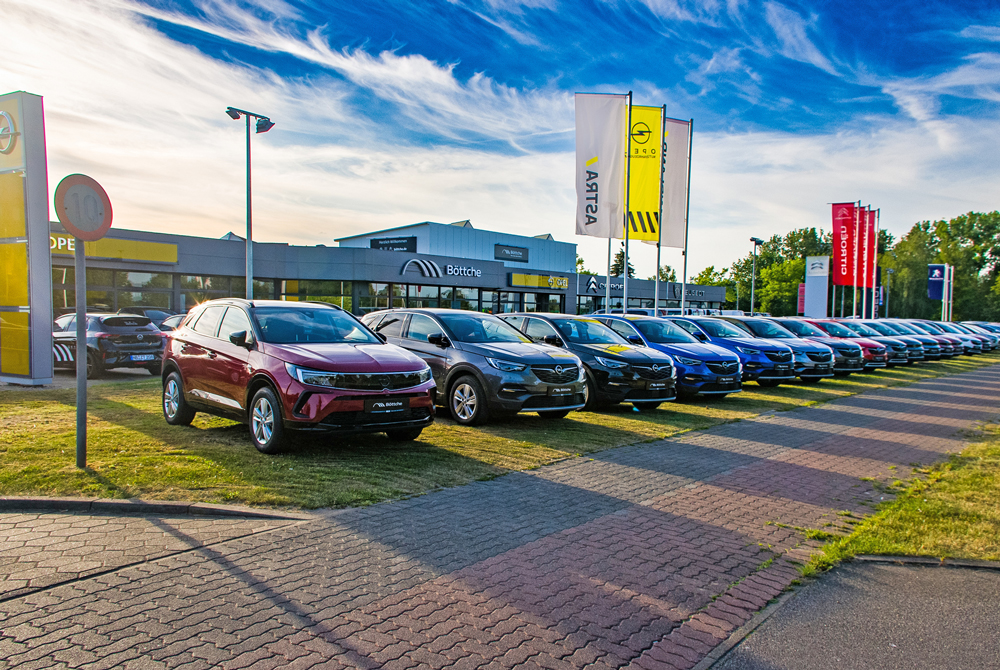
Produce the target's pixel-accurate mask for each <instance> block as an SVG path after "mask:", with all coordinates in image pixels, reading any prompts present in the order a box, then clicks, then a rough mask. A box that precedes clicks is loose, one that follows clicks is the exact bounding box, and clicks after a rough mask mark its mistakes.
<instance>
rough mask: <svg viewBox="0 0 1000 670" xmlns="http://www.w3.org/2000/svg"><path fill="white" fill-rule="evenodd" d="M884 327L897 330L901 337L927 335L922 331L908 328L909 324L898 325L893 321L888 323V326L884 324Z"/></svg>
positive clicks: (897, 322)
mask: <svg viewBox="0 0 1000 670" xmlns="http://www.w3.org/2000/svg"><path fill="white" fill-rule="evenodd" d="M886 325H888V326H889V327H890V328H893V329H894V330H897V331H898V332H900V333H902V334H903V335H926V334H927V333H925V332H923V331H922V330H917V329H916V328H914V327H912V326H910V325H909V324H906V323H900V322H899V321H893V322H892V323H889V324H886Z"/></svg>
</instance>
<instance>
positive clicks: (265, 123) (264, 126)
mask: <svg viewBox="0 0 1000 670" xmlns="http://www.w3.org/2000/svg"><path fill="white" fill-rule="evenodd" d="M226 114H228V115H229V118H231V119H232V120H233V121H239V120H240V117H241V116H243V117H246V120H247V300H253V233H252V226H251V217H250V117H253V118H255V119H257V132H258V133H266V132H267V131H269V130H270V129H271V128H273V127H274V122H273V121H271V119H269V118H268V117H266V116H262V115H260V114H254V113H253V112H248V111H246V110H245V109H236V108H235V107H226Z"/></svg>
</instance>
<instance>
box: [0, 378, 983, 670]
mask: <svg viewBox="0 0 1000 670" xmlns="http://www.w3.org/2000/svg"><path fill="white" fill-rule="evenodd" d="M998 399H1000V366H996V367H992V368H987V369H981V370H978V371H975V372H970V373H967V374H963V375H958V376H954V377H949V378H941V379H935V380H929V381H924V382H920V383H918V384H916V385H914V386H911V387H906V388H895V389H887V390H883V391H878V392H873V393H869V394H865V395H861V396H855V397H852V398H847V399H844V400H840V401H837V402H832V403H828V404H825V405H820V406H817V407H812V408H805V409H799V410H794V411H790V412H782V413H777V414H770V415H765V416H761V417H759V418H757V419H755V420H750V421H743V422H740V423H734V424H728V425H724V426H720V427H717V428H715V429H712V430H708V431H704V432H699V433H692V434H689V435H687V436H685V437H683V438H682V439H675V440H665V441H662V442H658V443H653V444H645V445H637V446H633V447H626V448H622V449H615V450H611V451H606V452H603V453H601V454H599V455H597V456H595V457H594V458H578V459H572V460H569V461H564V462H562V463H559V464H557V465H554V466H551V467H547V468H541V469H539V470H535V471H531V472H524V473H515V474H512V475H508V476H506V477H503V478H500V479H497V480H495V481H491V482H478V483H475V484H472V485H469V486H464V487H460V488H456V489H450V490H446V491H441V492H437V493H433V494H430V495H425V496H420V497H416V498H412V499H409V500H405V501H398V502H392V503H386V504H381V505H375V506H372V507H368V508H360V509H351V510H344V511H339V512H334V513H329V514H326V515H321V516H319V517H317V518H316V519H314V520H311V521H304V522H303V521H297V522H293V523H282V524H275V525H274V527H271V528H253V529H250V530H253V531H254V532H249V531H248V528H249V527H248V528H244V529H242V530H240V529H232V530H229V531H226V530H219V529H216V530H215V531H211V530H210V529H209V530H206V531H204V532H206V533H207V532H215V533H217V534H215V535H212V536H211V538H212V541H213V542H214V544H210V545H205V546H199V547H198V548H195V549H192V548H191V547H192V546H195V545H199V540H198V538H197V536H196V535H195V534H194V533H189V532H187V531H184V530H183V529H182V528H180V527H179V526H178V527H174V528H173V529H174V531H175V532H181V533H184V535H185V536H186V537H187V538H188V539H187V540H185V542H182V544H183V545H184V548H185V551H183V552H181V553H172V550H171V548H170V546H172V545H168V544H164V543H161V544H160V545H159V546H160V547H161V549H158V551H160V553H159V554H154V555H156V556H160V557H159V558H155V559H154V560H150V561H147V562H143V563H139V564H133V565H127V566H125V567H122V568H121V569H116V570H104V571H103V572H101V573H99V574H96V575H94V576H92V577H87V578H80V579H74V580H73V581H70V582H68V583H62V584H51V585H48V586H46V585H45V582H39V587H38V588H28V589H27V590H26V592H25V591H24V590H22V591H18V593H17V594H15V593H13V592H9V594H8V595H7V596H0V668H15V667H16V668H19V670H27V669H29V668H51V667H87V668H112V667H124V668H131V667H135V668H159V667H164V668H166V667H171V668H173V667H184V668H211V667H222V668H275V667H283V668H284V667H288V668H312V667H315V668H342V667H343V668H347V667H363V668H374V667H385V668H409V667H421V668H423V667H426V668H444V667H455V668H465V667H470V668H471V667H488V668H508V667H526V668H529V667H530V668H539V667H541V668H595V669H598V668H619V667H634V668H690V667H693V666H694V665H695V664H696V663H697V662H698V661H699V660H700V659H702V658H703V657H704V656H705V655H706V654H707V653H708V652H709V651H710V650H711V649H712V648H713V647H714V646H716V645H717V644H718V643H719V642H721V641H722V640H724V639H725V638H726V637H727V636H728V635H729V634H730V633H731V632H732V631H733V630H735V629H736V628H737V627H739V626H740V625H742V624H743V623H745V622H746V621H747V620H748V619H749V617H750V616H751V615H752V614H753V613H754V612H756V611H757V610H758V609H759V608H760V607H762V606H763V605H764V604H765V603H766V602H767V601H768V600H770V599H771V598H773V597H774V596H776V595H777V594H778V593H780V592H781V591H782V590H783V589H784V588H785V587H786V586H787V585H788V584H789V583H790V582H791V580H793V579H795V578H796V577H797V575H798V573H797V571H796V569H795V565H794V563H793V561H803V560H805V559H806V558H807V557H808V555H809V554H810V552H811V551H812V550H813V547H812V546H810V544H809V543H807V542H803V539H802V534H801V533H800V532H799V531H797V530H795V527H808V528H818V527H822V526H824V524H827V523H833V524H835V526H833V528H836V527H837V526H838V525H839V523H838V522H839V520H840V517H839V516H838V514H837V513H838V512H843V511H848V512H851V513H853V514H856V515H861V514H865V513H867V512H868V511H870V509H871V505H872V504H873V502H874V501H878V500H879V498H880V497H881V495H882V494H880V493H879V492H878V490H877V489H876V488H873V483H872V482H870V481H862V480H861V478H862V477H874V478H875V479H876V480H878V481H882V482H887V481H892V480H894V479H896V478H905V477H906V476H908V474H909V472H910V466H911V464H918V463H928V462H930V461H933V460H935V459H937V458H939V457H940V456H941V454H943V453H945V452H949V451H955V450H958V449H959V448H961V445H962V441H961V437H960V435H959V434H958V433H959V431H960V430H961V429H963V428H968V427H970V426H972V425H973V424H974V423H975V422H977V421H982V420H988V419H994V418H995V415H996V413H997V411H998V410H997V401H998ZM890 466H896V468H895V469H894V470H890V469H889V468H890ZM14 516H15V515H0V523H2V524H6V525H2V526H0V532H2V531H3V530H4V529H6V528H7V527H8V526H9V525H10V524H12V523H16V522H17V520H16V519H14ZM26 517H27V515H18V518H19V519H21V520H22V521H23V520H26ZM36 517H37V518H39V519H43V520H45V519H59V520H61V521H57V522H56V523H62V524H63V527H65V528H76V527H84V528H86V527H87V526H86V524H88V523H91V522H93V520H94V519H95V518H97V517H92V516H91V517H77V518H76V519H77V520H76V521H67V520H65V518H64V517H58V516H56V515H50V516H46V515H36ZM133 521H134V520H133ZM254 521H255V522H256V523H260V520H254ZM162 522H163V520H161V519H155V518H149V517H147V519H146V520H145V521H143V523H148V524H153V525H155V524H158V523H162ZM116 523H124V522H122V521H121V520H118V521H116ZM247 523H249V522H247ZM77 524H79V525H77ZM225 532H232V533H233V539H228V540H227V539H226V538H225V537H224V536H223V535H222V534H224V533H225ZM218 533H222V534H218ZM153 535H155V533H154V534H153ZM237 535H238V537H237ZM0 537H2V536H0ZM175 537H177V536H176V535H175ZM205 537H208V536H205ZM76 541H79V540H76ZM43 544H44V543H43ZM153 544H154V545H155V544H156V543H155V542H154V543H153ZM3 546H6V545H3ZM109 549H110V550H114V547H109ZM64 555H70V554H64ZM2 556H3V560H4V561H6V563H5V566H6V567H4V570H7V571H8V572H9V576H8V577H7V579H8V580H9V581H11V583H14V581H16V580H18V579H22V580H23V578H20V577H19V576H18V574H17V571H18V569H19V568H18V567H17V566H18V565H19V563H18V562H17V561H15V562H13V563H11V562H10V561H7V557H8V556H9V553H8V551H7V550H3V553H2ZM88 560H91V557H89V556H88ZM92 560H95V561H96V560H99V559H96V558H94V559H92ZM11 565H13V566H14V567H11ZM35 565H36V567H33V568H32V569H33V570H36V571H37V570H38V569H39V567H37V566H43V565H45V566H47V565H50V564H48V563H44V562H43V561H39V562H37V563H36V564H35ZM67 565H72V564H64V563H59V562H55V563H52V564H51V567H50V568H49V569H51V570H53V571H57V570H58V569H60V568H61V569H67V568H66V567H65V566H67ZM33 574H35V577H33V579H37V578H39V577H38V576H37V573H33ZM30 586H31V585H29V587H30ZM18 588H21V587H18Z"/></svg>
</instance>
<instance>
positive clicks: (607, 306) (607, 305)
mask: <svg viewBox="0 0 1000 670" xmlns="http://www.w3.org/2000/svg"><path fill="white" fill-rule="evenodd" d="M612 239H614V238H611V237H609V238H608V274H607V276H606V277H605V281H604V311H605V312H606V313H607V314H611V240H612Z"/></svg>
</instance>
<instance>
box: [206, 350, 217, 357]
mask: <svg viewBox="0 0 1000 670" xmlns="http://www.w3.org/2000/svg"><path fill="white" fill-rule="evenodd" d="M216 356H218V354H217V353H215V352H214V351H210V352H208V357H209V358H215V357H216Z"/></svg>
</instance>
